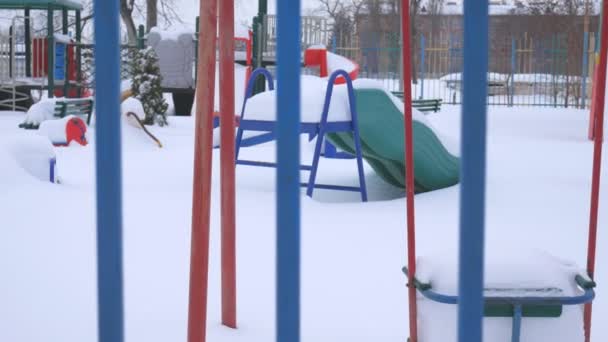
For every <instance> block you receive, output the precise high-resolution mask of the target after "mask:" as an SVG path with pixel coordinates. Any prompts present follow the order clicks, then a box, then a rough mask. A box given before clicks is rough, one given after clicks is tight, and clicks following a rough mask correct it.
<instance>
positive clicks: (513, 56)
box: [509, 38, 517, 107]
mask: <svg viewBox="0 0 608 342" xmlns="http://www.w3.org/2000/svg"><path fill="white" fill-rule="evenodd" d="M516 69H517V43H516V42H515V38H511V91H510V95H511V96H509V106H511V107H512V106H513V104H514V102H515V100H514V98H515V73H517V70H516Z"/></svg>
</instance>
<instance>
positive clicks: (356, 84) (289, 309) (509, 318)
mask: <svg viewBox="0 0 608 342" xmlns="http://www.w3.org/2000/svg"><path fill="white" fill-rule="evenodd" d="M291 1H292V0H290V2H289V3H288V2H287V1H278V2H277V6H276V12H277V15H276V17H273V19H272V20H277V23H274V24H273V25H275V26H272V29H273V30H276V31H277V32H273V33H272V34H273V35H274V36H272V38H273V39H272V41H271V42H270V43H269V42H267V41H264V39H266V38H268V36H264V37H266V38H263V37H262V33H263V34H266V33H264V30H266V29H268V27H271V26H268V25H269V24H268V23H269V21H270V19H269V17H267V16H266V15H267V12H268V8H267V7H268V6H267V5H268V4H267V2H266V1H265V0H261V1H260V10H259V12H260V13H259V14H258V17H256V18H255V19H254V20H253V22H252V23H251V25H250V24H247V23H245V24H241V23H240V22H239V19H241V18H238V17H237V18H235V7H234V5H235V2H234V1H219V2H216V1H207V0H201V1H200V9H199V11H200V13H198V14H200V17H197V18H196V24H195V25H191V26H192V27H189V28H186V29H182V28H180V29H175V30H171V29H160V28H158V27H154V28H152V27H151V29H150V30H149V31H148V32H146V31H145V28H144V27H143V25H142V26H140V27H139V29H138V31H137V32H135V35H134V37H132V38H133V41H134V42H135V43H136V44H123V45H122V46H121V45H120V42H119V39H118V37H119V35H120V24H119V20H120V14H121V12H120V10H119V8H118V6H117V4H118V1H115V2H116V3H110V2H109V1H108V2H106V1H105V0H94V1H92V2H91V6H93V8H94V13H95V15H96V16H99V17H97V18H96V19H95V20H94V28H95V31H96V32H97V33H96V34H92V35H93V36H92V37H93V40H92V44H87V43H84V42H83V40H84V39H83V37H82V32H81V31H82V30H81V29H82V27H83V16H82V13H81V12H82V11H85V10H86V6H84V7H83V3H81V2H80V1H77V0H18V1H13V2H10V3H8V2H7V3H0V11H4V12H2V13H8V14H9V17H10V21H11V27H10V29H8V30H6V32H5V30H3V21H2V20H3V19H2V18H1V17H0V274H1V275H2V276H1V280H0V342H4V341H7V342H82V341H99V342H124V341H127V342H131V341H133V342H134V341H145V342H166V341H188V342H268V341H277V342H300V341H302V342H342V341H343V342H365V341H379V342H406V341H407V342H456V341H458V342H482V341H485V342H541V341H543V342H544V341H549V342H591V341H594V342H599V341H606V340H608V325H606V324H604V322H605V321H606V317H608V299H607V297H606V296H605V293H607V292H608V286H607V285H606V284H607V283H608V281H607V279H608V263H607V262H608V249H607V248H605V247H606V246H607V245H608V234H606V229H604V228H605V227H606V220H605V217H604V216H605V215H603V214H604V213H606V212H608V204H607V203H608V202H607V200H606V199H607V198H608V188H607V187H606V186H605V185H604V184H605V180H606V177H608V161H606V158H603V159H602V145H603V136H604V121H605V119H604V117H605V116H604V112H605V110H606V107H607V106H606V103H605V102H606V99H605V97H606V93H607V92H606V77H607V75H606V74H607V70H606V69H607V65H608V16H606V15H603V16H599V17H600V18H601V22H602V27H601V35H599V33H600V32H598V36H599V37H601V45H600V44H598V46H601V48H598V50H597V51H595V52H593V54H594V55H593V56H594V59H595V61H594V69H593V71H592V72H591V75H589V80H587V79H586V78H585V81H584V82H582V83H581V84H583V85H582V86H583V87H585V88H584V89H585V91H583V93H584V99H585V100H584V101H582V102H581V105H580V106H578V104H577V107H581V108H582V109H580V108H577V109H575V108H572V106H570V107H568V106H569V105H568V104H567V103H568V101H569V96H570V95H568V94H569V93H567V94H566V95H565V96H566V101H565V103H566V105H565V106H564V107H560V108H558V107H557V102H556V101H555V102H553V103H554V105H555V107H542V106H517V105H514V104H516V103H518V102H514V101H513V99H514V98H516V97H517V96H522V95H521V94H517V95H516V94H515V93H514V91H513V90H514V88H513V84H514V83H513V82H515V81H514V80H515V79H518V80H519V81H521V80H520V79H523V78H524V77H523V75H524V74H516V73H513V70H511V73H510V74H509V76H508V77H509V79H510V80H511V81H509V82H511V83H510V84H511V88H509V89H510V90H509V94H510V98H511V101H510V102H509V103H508V105H504V106H502V105H492V101H491V98H492V96H494V95H495V94H492V93H491V91H490V90H489V84H490V81H491V79H492V77H491V76H492V75H495V74H496V75H497V73H494V72H493V71H492V70H490V69H491V67H489V66H488V52H487V51H489V49H488V42H489V41H490V39H488V32H489V28H488V25H487V24H488V22H487V19H488V10H487V8H486V7H487V6H490V5H489V4H490V3H491V2H490V3H489V2H488V0H485V1H481V2H473V1H472V0H463V6H464V11H463V13H464V14H463V21H464V25H463V26H464V29H463V36H464V39H463V41H464V45H463V46H462V51H463V60H464V62H463V68H462V72H458V73H457V74H453V75H457V79H458V80H457V81H458V82H457V86H455V85H454V84H452V85H450V83H449V82H446V81H445V79H441V78H429V79H424V78H422V79H416V77H415V76H413V75H412V65H413V63H412V56H411V55H410V54H405V55H403V54H402V56H401V58H400V61H401V62H402V64H403V65H402V67H401V69H402V70H401V72H400V73H399V77H400V80H401V82H397V83H399V85H398V87H397V83H394V82H393V83H391V84H392V85H391V86H390V87H387V82H386V80H385V79H367V78H364V77H362V75H363V71H362V67H361V65H360V63H359V61H357V60H354V59H353V58H351V57H347V56H345V55H340V54H338V53H336V49H335V46H334V49H333V52H332V50H331V49H329V46H328V45H329V42H328V41H324V42H319V43H318V44H304V42H301V41H300V40H301V39H302V35H303V33H302V32H304V31H302V30H301V26H300V20H295V19H297V18H300V17H301V12H300V6H299V4H300V0H293V3H294V4H296V5H297V6H295V7H294V6H290V3H291ZM338 2H339V1H338ZM236 3H237V4H238V3H239V2H238V1H236ZM330 3H332V2H331V1H328V2H327V4H330ZM352 3H353V4H355V2H354V1H353V2H352ZM400 3H401V6H402V7H403V6H404V7H403V8H405V9H403V10H400V12H399V13H398V14H399V15H398V18H399V19H401V20H402V22H401V27H402V30H403V31H402V32H401V35H400V39H401V42H400V44H401V46H402V47H403V51H410V50H411V49H410V47H411V46H410V44H411V41H410V39H411V36H412V35H411V33H410V18H411V16H410V9H409V6H408V2H407V1H401V2H400ZM473 3H475V4H476V5H473ZM479 3H481V5H482V6H479ZM601 3H602V8H603V10H604V14H605V13H608V0H603V1H602V2H601ZM162 4H163V6H164V5H166V3H164V2H163V3H162ZM452 5H454V4H452ZM336 6H337V5H336ZM353 6H354V5H353ZM361 6H365V5H364V3H363V2H361ZM493 6H496V4H493ZM500 6H506V3H505V2H503V3H502V5H500ZM490 7H491V6H490ZM490 7H488V8H490ZM247 8H249V7H247ZM329 8H330V7H328V9H329ZM361 8H366V7H361ZM123 10H124V9H123ZM20 11H23V12H20ZM31 11H39V12H41V13H42V14H43V15H47V16H48V18H49V20H48V21H47V22H46V28H45V30H40V29H39V28H38V27H37V26H36V25H38V24H37V23H36V22H35V20H38V19H39V17H36V16H35V15H34V14H32V12H31ZM17 12H19V13H22V14H23V15H21V14H15V13H17ZM489 12H492V11H491V9H490V10H489ZM175 13H177V12H175ZM237 13H238V11H237ZM122 14H124V13H122ZM53 17H55V18H57V19H59V18H61V19H62V20H55V21H53V20H52V18H53ZM93 17H94V16H93V14H91V17H90V18H89V17H87V16H85V17H84V18H85V19H84V20H85V21H86V20H91V19H92V18H93ZM100 18H102V20H100ZM199 18H200V19H199ZM123 20H124V17H123ZM57 22H61V24H60V25H58V24H57ZM54 25H56V27H55V28H54ZM265 25H266V26H265ZM72 26H73V27H74V28H72ZM72 30H76V32H77V33H76V34H72V33H73V31H72ZM56 31H57V32H56ZM59 31H61V33H58V32H59ZM43 32H46V33H43ZM209 32H211V34H208V33H209ZM131 33H133V32H129V34H131ZM588 33H589V32H587V31H586V32H585V34H586V35H585V37H586V38H585V39H587V36H588ZM307 34H310V32H308V33H307ZM298 37H299V38H300V40H299V39H298ZM261 42H263V43H264V44H266V46H265V47H262V45H260V44H262V43H261ZM333 42H334V44H335V40H334V41H333ZM472 42H474V44H472ZM268 46H272V49H274V50H272V52H270V50H264V49H266V48H268ZM93 52H94V53H93ZM589 53H591V52H589ZM586 62H587V61H586ZM515 63H516V61H515V60H514V61H513V64H515ZM585 65H587V64H585ZM585 68H586V67H585ZM585 70H586V69H585ZM453 75H452V76H453ZM505 75H506V74H505ZM530 75H536V74H530ZM447 76H449V75H444V76H443V77H447ZM553 76H555V75H551V77H553ZM429 77H431V76H429ZM547 77H548V78H549V76H547ZM585 77H586V76H585ZM453 78H455V77H454V76H453V77H452V78H450V79H453ZM535 78H536V77H535ZM566 78H567V79H570V76H568V77H566ZM391 82H392V81H391ZM418 82H420V83H418ZM425 82H426V86H425ZM534 82H535V81H534ZM534 82H533V81H529V83H534ZM507 83H508V82H507ZM430 86H432V87H444V88H445V89H446V90H449V91H450V92H451V94H454V97H456V96H457V97H458V98H459V99H462V103H463V104H462V105H454V104H451V103H446V102H449V100H446V99H445V98H425V97H423V96H422V95H420V97H418V96H417V95H412V94H414V92H415V89H414V91H413V90H412V89H413V88H416V87H419V88H420V89H421V90H426V89H425V88H424V87H430ZM588 86H589V93H590V94H589V96H587V93H586V91H587V87H588ZM424 92H425V91H421V93H424ZM427 93H428V92H427ZM525 96H528V95H525ZM558 96H562V95H559V94H557V93H556V94H555V99H557V97H558ZM587 98H588V99H589V103H590V105H589V107H590V108H586V106H587V104H586V103H587V102H585V101H586V100H587ZM602 179H603V180H604V184H602V183H601V180H602ZM592 308H593V310H592Z"/></svg>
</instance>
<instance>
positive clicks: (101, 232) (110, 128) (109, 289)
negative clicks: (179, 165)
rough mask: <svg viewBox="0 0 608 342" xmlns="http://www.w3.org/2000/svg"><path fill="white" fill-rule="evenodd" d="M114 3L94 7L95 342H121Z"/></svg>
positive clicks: (101, 0)
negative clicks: (96, 337)
mask: <svg viewBox="0 0 608 342" xmlns="http://www.w3.org/2000/svg"><path fill="white" fill-rule="evenodd" d="M118 3H119V2H118V1H107V0H96V1H95V4H94V12H95V18H96V20H95V60H96V61H97V62H96V63H95V75H96V77H95V93H96V94H95V96H96V98H97V100H98V101H95V112H96V113H97V114H98V115H97V116H96V136H95V139H96V143H95V153H96V173H97V287H98V289H97V291H98V295H97V296H98V297H97V305H98V309H97V310H98V337H99V342H122V341H123V339H124V326H123V325H124V323H123V313H124V311H123V310H124V309H123V271H122V175H121V172H122V167H121V159H122V158H121V142H120V140H121V139H120V45H119V42H120V40H119V35H120V32H119V29H120V24H119V16H118V15H119V10H118V9H119V8H118V5H119V4H118Z"/></svg>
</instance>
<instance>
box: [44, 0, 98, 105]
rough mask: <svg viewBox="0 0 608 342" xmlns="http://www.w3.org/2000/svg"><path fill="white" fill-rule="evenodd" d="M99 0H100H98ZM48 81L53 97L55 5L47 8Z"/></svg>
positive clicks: (49, 92)
mask: <svg viewBox="0 0 608 342" xmlns="http://www.w3.org/2000/svg"><path fill="white" fill-rule="evenodd" d="M97 1H99V0H97ZM46 29H47V41H46V44H47V50H46V51H47V56H46V58H47V81H48V86H49V89H48V97H49V98H53V96H54V94H53V93H54V91H55V36H54V32H55V28H54V26H53V7H52V6H51V5H49V7H48V10H47V28H46Z"/></svg>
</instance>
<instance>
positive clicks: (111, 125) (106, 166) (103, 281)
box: [49, 0, 124, 342]
mask: <svg viewBox="0 0 608 342" xmlns="http://www.w3.org/2000/svg"><path fill="white" fill-rule="evenodd" d="M94 11H95V17H96V18H103V20H95V54H96V60H97V63H96V66H95V68H96V72H95V74H96V75H97V77H95V89H96V94H95V95H96V97H97V99H102V100H101V101H95V112H96V113H98V115H97V121H96V125H97V126H96V128H97V129H96V144H95V153H96V173H97V176H96V177H97V287H98V290H97V291H98V294H97V301H98V303H97V305H98V309H97V310H98V338H99V341H100V342H122V341H123V339H124V320H123V316H124V309H123V270H122V175H121V171H122V166H121V160H122V158H121V137H120V45H119V42H120V40H119V37H120V32H119V28H120V23H119V7H118V1H107V0H96V1H95V4H94ZM49 91H50V90H49Z"/></svg>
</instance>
